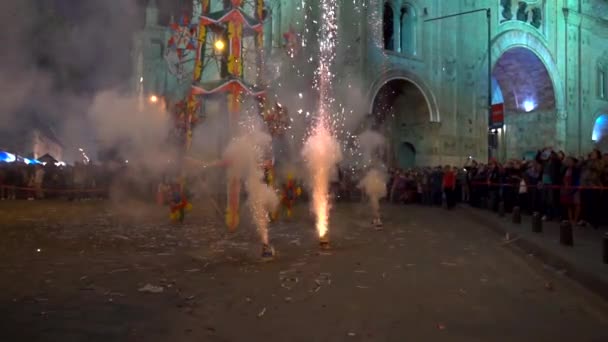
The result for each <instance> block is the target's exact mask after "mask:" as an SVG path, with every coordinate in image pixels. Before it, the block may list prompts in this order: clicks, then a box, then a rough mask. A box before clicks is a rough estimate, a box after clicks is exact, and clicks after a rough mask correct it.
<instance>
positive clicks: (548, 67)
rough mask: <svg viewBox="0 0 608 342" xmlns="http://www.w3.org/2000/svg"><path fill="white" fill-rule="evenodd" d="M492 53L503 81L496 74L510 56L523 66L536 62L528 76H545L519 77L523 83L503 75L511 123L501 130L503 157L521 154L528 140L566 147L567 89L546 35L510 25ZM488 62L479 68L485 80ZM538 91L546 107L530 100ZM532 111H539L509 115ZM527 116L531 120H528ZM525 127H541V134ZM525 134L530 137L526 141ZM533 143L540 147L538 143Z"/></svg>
mask: <svg viewBox="0 0 608 342" xmlns="http://www.w3.org/2000/svg"><path fill="white" fill-rule="evenodd" d="M490 53H491V56H492V76H493V77H494V78H496V80H497V81H498V83H499V84H500V83H501V80H500V77H496V73H497V69H500V68H505V63H503V61H504V60H508V59H510V60H511V62H512V64H513V63H515V64H519V68H521V69H526V68H527V66H530V65H532V66H534V65H535V68H536V69H534V70H532V69H529V70H527V71H524V72H527V73H529V75H528V76H527V78H530V79H535V78H538V79H543V78H544V83H543V81H542V80H535V82H537V83H538V84H535V83H534V82H530V81H529V80H528V81H527V83H526V82H524V81H522V77H520V78H519V83H517V82H518V79H517V78H513V77H511V78H503V80H502V84H500V88H501V91H502V95H503V97H504V103H505V111H506V113H507V116H505V120H506V121H505V123H507V125H506V126H505V127H504V130H502V133H500V134H501V139H500V141H501V142H500V145H502V147H499V150H498V154H499V155H500V156H501V157H502V158H508V157H514V156H518V155H519V154H521V153H520V152H521V151H520V150H522V149H524V148H525V147H526V145H528V144H551V145H553V146H555V147H557V148H563V147H564V144H565V140H566V115H565V107H566V106H565V93H564V89H563V83H562V81H561V78H560V75H559V71H558V68H557V64H556V63H555V59H554V58H553V56H552V53H551V51H550V50H549V48H548V47H547V45H546V44H545V42H544V40H543V38H542V37H541V36H539V34H538V33H536V32H531V31H530V30H524V29H517V28H516V29H509V30H507V31H504V32H502V33H500V34H499V35H497V36H496V37H494V39H493V40H492V46H491V50H490ZM486 57H487V56H486ZM526 60H527V61H526ZM487 63H488V62H487V59H486V58H484V61H483V63H482V66H481V68H480V69H478V70H480V73H481V75H480V77H481V79H482V80H487V76H488V75H487V72H488V64H487ZM520 76H521V75H520ZM486 82H487V81H486ZM507 83H511V85H510V86H508V85H507V86H506V85H505V84H507ZM482 86H483V88H482V87H479V88H478V91H480V92H481V94H485V93H486V88H485V87H486V86H487V83H485V82H482ZM535 87H540V88H542V89H543V90H542V91H539V90H538V89H535ZM513 88H527V90H526V89H517V91H515V90H514V89H513ZM535 92H538V93H540V95H541V96H542V98H543V99H544V100H543V101H545V102H544V105H543V106H544V107H542V108H536V106H535V105H534V104H530V103H528V102H529V99H528V98H526V96H527V95H529V94H531V93H535ZM535 96H536V95H535ZM547 99H550V100H547ZM531 111H535V116H529V115H528V116H526V115H521V116H511V117H509V113H513V112H515V113H518V112H519V113H521V112H524V113H525V112H531ZM486 120H487V118H486ZM526 120H528V121H530V122H528V123H524V121H526ZM538 120H541V121H540V122H545V123H546V124H545V126H542V127H541V126H540V125H539V124H538V123H539V121H538ZM532 121H534V122H532ZM512 125H515V128H516V129H513V128H514V127H513V126H512ZM522 127H530V129H538V130H539V131H538V132H537V134H530V132H524V131H522ZM541 130H542V131H541ZM503 135H504V136H503ZM518 135H519V137H518ZM524 138H526V139H528V138H529V139H528V141H524V140H525V139H524ZM533 138H534V139H533ZM529 147H530V148H532V147H534V148H538V146H529Z"/></svg>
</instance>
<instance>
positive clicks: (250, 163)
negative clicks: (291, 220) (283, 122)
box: [224, 129, 279, 244]
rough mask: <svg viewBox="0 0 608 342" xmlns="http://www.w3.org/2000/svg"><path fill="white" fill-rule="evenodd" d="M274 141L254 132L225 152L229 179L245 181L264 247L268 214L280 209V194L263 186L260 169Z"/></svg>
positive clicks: (232, 143)
mask: <svg viewBox="0 0 608 342" xmlns="http://www.w3.org/2000/svg"><path fill="white" fill-rule="evenodd" d="M271 141H272V138H271V137H270V136H269V135H268V134H266V133H263V132H261V131H260V130H255V129H254V130H252V131H251V132H248V133H245V134H242V135H241V136H239V137H237V138H235V139H233V140H232V141H231V142H230V144H229V145H228V146H227V148H226V150H225V152H224V158H225V159H226V160H227V161H228V162H229V167H228V170H227V171H228V179H232V178H236V179H239V180H244V181H245V188H246V190H247V194H248V203H247V204H248V206H249V209H250V211H251V214H252V216H253V219H254V222H255V224H256V228H257V230H258V233H259V234H260V239H261V240H262V243H264V244H268V223H269V220H270V218H269V213H271V212H273V211H274V210H275V209H276V207H277V206H278V205H279V198H278V196H277V194H276V193H275V191H274V190H273V189H272V188H271V187H270V186H268V185H267V184H266V183H265V182H264V172H263V170H262V167H261V165H262V162H263V159H264V156H265V154H266V153H267V152H268V150H269V149H270V144H271Z"/></svg>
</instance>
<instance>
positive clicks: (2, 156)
mask: <svg viewBox="0 0 608 342" xmlns="http://www.w3.org/2000/svg"><path fill="white" fill-rule="evenodd" d="M15 160H17V157H16V156H15V155H14V154H12V153H8V152H4V151H0V162H5V163H12V162H14V161H15Z"/></svg>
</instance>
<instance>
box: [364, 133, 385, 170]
mask: <svg viewBox="0 0 608 342" xmlns="http://www.w3.org/2000/svg"><path fill="white" fill-rule="evenodd" d="M384 144H385V139H384V136H382V134H380V133H378V132H376V131H372V130H367V131H365V132H363V133H361V134H360V135H359V137H358V145H359V150H360V152H361V156H362V158H363V165H371V164H373V163H380V161H379V158H378V155H379V154H380V153H381V149H382V148H383V147H384Z"/></svg>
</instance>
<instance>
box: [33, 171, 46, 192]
mask: <svg viewBox="0 0 608 342" xmlns="http://www.w3.org/2000/svg"><path fill="white" fill-rule="evenodd" d="M43 181H44V168H43V167H42V165H36V167H35V171H34V188H35V189H36V199H42V198H44V192H43V190H42V182H43Z"/></svg>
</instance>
